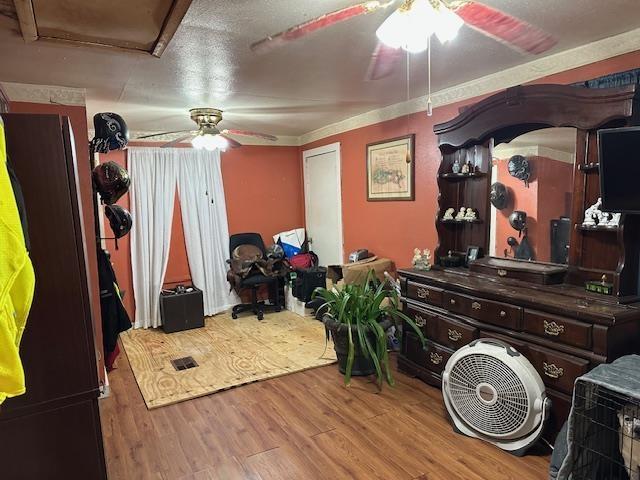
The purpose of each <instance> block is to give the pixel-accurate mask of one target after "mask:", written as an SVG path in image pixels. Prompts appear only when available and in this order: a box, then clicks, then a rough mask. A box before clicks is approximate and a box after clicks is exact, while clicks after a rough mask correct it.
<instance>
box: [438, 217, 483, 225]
mask: <svg viewBox="0 0 640 480" xmlns="http://www.w3.org/2000/svg"><path fill="white" fill-rule="evenodd" d="M440 223H448V224H454V225H456V224H457V225H462V224H465V223H467V224H471V225H473V224H479V223H484V222H483V221H482V220H480V219H479V218H476V219H473V220H455V219H454V220H445V219H444V218H441V219H440Z"/></svg>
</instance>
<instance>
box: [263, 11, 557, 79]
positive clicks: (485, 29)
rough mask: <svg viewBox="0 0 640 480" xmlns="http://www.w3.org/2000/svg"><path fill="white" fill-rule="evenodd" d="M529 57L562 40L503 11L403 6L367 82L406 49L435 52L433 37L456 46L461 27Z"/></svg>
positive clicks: (342, 16)
mask: <svg viewBox="0 0 640 480" xmlns="http://www.w3.org/2000/svg"><path fill="white" fill-rule="evenodd" d="M398 3H399V0H388V1H383V0H373V1H366V2H361V3H358V4H357V5H352V6H350V7H346V8H343V9H340V10H336V11H334V12H331V13H327V14H325V15H322V16H320V17H317V18H314V19H312V20H309V21H307V22H304V23H301V24H300V25H296V26H294V27H291V28H289V29H287V30H285V31H284V32H280V33H278V34H275V35H271V36H268V37H266V38H264V39H262V40H260V41H258V42H255V43H254V44H252V45H251V50H252V51H254V52H258V53H262V52H267V51H269V50H271V49H273V48H276V47H279V46H281V45H284V44H286V43H288V42H290V41H293V40H297V39H299V38H301V37H304V36H305V35H308V34H310V33H312V32H315V31H317V30H321V29H323V28H326V27H329V26H331V25H335V24H337V23H340V22H344V21H346V20H349V19H352V18H355V17H359V16H361V15H366V14H369V13H372V12H376V11H379V10H385V9H388V8H390V7H392V6H394V5H395V4H398ZM464 24H466V25H468V26H470V27H471V28H473V29H475V30H477V31H479V32H480V33H482V34H484V35H487V36H489V37H491V38H494V39H495V40H497V41H499V42H502V43H504V44H506V45H508V46H509V47H511V48H513V49H516V50H518V51H521V52H524V53H530V54H534V55H538V54H540V53H543V52H546V51H547V50H549V49H550V48H552V47H553V46H554V45H555V44H556V43H557V40H556V39H555V38H554V37H553V36H552V35H550V34H548V33H546V32H545V31H543V30H541V29H540V28H538V27H536V26H534V25H531V24H529V23H527V22H525V21H523V20H520V19H518V18H515V17H513V16H511V15H508V14H506V13H504V12H502V11H500V10H497V9H495V8H492V7H489V6H487V5H484V4H482V3H479V2H475V1H471V0H455V1H451V0H402V2H401V3H400V5H399V7H397V8H396V9H395V10H394V11H393V13H392V14H391V15H390V16H389V17H387V19H386V20H385V21H384V22H383V23H382V25H380V27H379V28H378V30H377V31H376V35H377V37H378V39H379V40H380V44H379V45H378V46H377V47H376V49H375V51H374V53H373V55H372V58H371V63H370V65H369V69H368V72H367V80H377V79H379V78H383V77H386V76H387V75H390V74H391V73H393V70H394V68H393V67H394V65H395V63H396V62H397V61H398V60H399V58H400V53H401V52H402V49H404V50H406V51H408V52H412V53H415V52H420V51H424V50H427V49H428V48H429V46H430V38H431V35H433V34H435V35H436V37H438V39H439V40H440V42H441V43H445V42H447V41H449V40H452V39H453V38H454V37H455V36H456V34H457V33H458V30H459V29H460V28H461V27H462V25H464Z"/></svg>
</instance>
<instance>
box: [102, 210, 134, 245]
mask: <svg viewBox="0 0 640 480" xmlns="http://www.w3.org/2000/svg"><path fill="white" fill-rule="evenodd" d="M104 211H105V214H106V215H107V218H108V219H109V226H110V227H111V230H113V234H114V235H115V237H116V238H121V237H124V236H125V235H126V234H127V233H129V230H131V225H132V224H133V222H132V220H131V214H130V213H129V210H127V209H126V208H122V207H121V206H120V205H107V206H106V207H105V209H104Z"/></svg>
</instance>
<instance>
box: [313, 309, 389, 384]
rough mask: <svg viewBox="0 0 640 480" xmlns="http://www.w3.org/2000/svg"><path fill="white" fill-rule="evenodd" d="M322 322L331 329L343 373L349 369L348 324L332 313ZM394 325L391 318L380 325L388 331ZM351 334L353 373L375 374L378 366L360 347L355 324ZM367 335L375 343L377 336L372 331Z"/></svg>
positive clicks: (356, 374) (362, 375)
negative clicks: (353, 349) (338, 319)
mask: <svg viewBox="0 0 640 480" xmlns="http://www.w3.org/2000/svg"><path fill="white" fill-rule="evenodd" d="M322 323H324V324H325V326H326V327H327V328H328V329H329V331H330V332H331V336H332V337H333V347H334V349H335V351H336V357H337V358H338V370H340V373H342V374H343V375H344V374H345V373H346V370H347V357H348V355H349V333H348V330H347V326H346V325H345V324H343V323H340V322H337V321H336V320H335V319H334V318H333V317H332V316H331V315H328V314H325V315H324V316H323V317H322ZM392 325H393V322H392V321H391V320H389V319H385V320H383V321H382V322H380V326H381V327H382V329H383V330H384V331H385V332H386V331H387V330H388V329H389V327H391V326H392ZM351 334H352V336H353V344H354V347H355V351H354V358H353V367H352V368H351V375H352V376H355V377H364V376H368V375H373V374H374V373H376V368H375V366H374V364H373V361H372V360H371V358H367V357H365V355H364V354H363V353H362V350H361V348H360V341H359V337H358V329H357V328H356V327H355V325H352V326H351ZM367 336H368V337H369V340H370V341H371V342H372V343H375V341H376V336H375V334H374V333H372V332H367Z"/></svg>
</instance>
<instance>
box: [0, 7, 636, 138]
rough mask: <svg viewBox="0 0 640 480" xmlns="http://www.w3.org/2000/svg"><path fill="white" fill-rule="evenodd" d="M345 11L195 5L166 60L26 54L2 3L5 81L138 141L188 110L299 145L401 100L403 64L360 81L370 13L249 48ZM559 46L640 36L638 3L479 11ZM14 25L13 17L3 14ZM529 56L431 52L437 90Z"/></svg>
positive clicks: (421, 89)
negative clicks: (120, 121)
mask: <svg viewBox="0 0 640 480" xmlns="http://www.w3.org/2000/svg"><path fill="white" fill-rule="evenodd" d="M354 3H355V1H353V0H352V1H347V0H323V1H312V0H304V1H303V0H295V1H294V0H271V1H258V0H226V1H225V0H218V1H207V0H194V2H193V4H192V6H191V8H190V10H189V12H188V13H187V15H186V17H185V19H184V22H183V24H182V26H181V27H180V28H179V29H178V31H177V33H176V35H175V37H174V39H173V41H172V43H171V44H170V45H169V47H168V49H167V50H166V51H165V53H164V55H163V56H162V58H160V59H158V58H155V57H151V56H150V55H145V54H138V53H127V52H120V51H115V50H107V49H101V48H91V47H86V48H85V47H69V46H66V45H62V44H55V43H46V42H35V43H32V44H25V43H24V42H23V41H22V38H21V37H20V35H19V31H18V27H17V23H16V22H15V20H13V19H11V18H9V17H3V16H2V13H3V12H5V13H6V12H7V9H6V8H5V6H6V4H8V2H7V0H0V59H1V60H0V81H8V82H21V83H33V84H44V85H62V86H68V87H84V88H86V89H87V106H88V110H89V114H93V113H94V112H96V111H104V110H111V111H117V112H118V113H120V114H122V115H123V116H124V117H125V118H126V120H127V123H128V124H129V126H130V128H131V129H132V130H135V131H163V130H178V129H182V128H191V127H192V125H193V124H192V123H191V121H190V120H189V117H188V114H187V110H188V109H189V108H191V107H198V106H215V107H219V108H222V109H223V110H225V112H226V113H225V120H224V123H223V124H222V125H223V126H224V127H227V128H229V127H236V128H237V127H241V128H245V129H252V130H259V131H264V132H266V133H273V134H276V135H295V136H298V135H301V134H303V133H306V132H309V131H311V130H314V129H317V128H320V127H323V126H325V125H328V124H331V123H334V122H337V121H340V120H343V119H345V118H348V117H352V116H354V115H357V114H360V113H363V112H366V111H370V110H373V109H377V108H380V107H383V106H386V105H390V104H393V103H397V102H401V101H403V100H406V98H407V92H406V78H405V65H400V66H399V68H398V69H397V72H396V73H395V74H394V75H392V76H391V77H388V78H385V79H383V80H379V81H376V82H364V81H363V77H364V75H365V72H366V70H367V66H368V63H369V58H370V54H371V51H372V50H373V49H374V47H375V45H376V39H375V34H374V32H375V30H376V28H377V27H378V25H380V23H382V21H383V20H384V19H385V18H386V16H387V15H388V14H389V12H388V11H387V12H377V13H374V14H371V15H368V16H365V17H361V18H357V19H354V20H352V21H350V22H348V23H345V24H341V25H336V26H334V27H331V28H330V29H328V30H325V31H321V32H316V33H314V34H311V35H309V36H308V37H307V38H305V39H302V40H300V41H297V42H294V43H292V44H289V45H286V46H284V47H283V48H280V49H278V50H275V51H273V52H270V53H268V54H265V55H256V54H253V53H252V52H250V51H249V45H250V44H251V43H252V42H254V41H256V40H259V39H260V38H262V37H264V36H266V35H268V34H271V33H275V32H278V31H280V30H282V29H284V28H287V27H289V26H291V25H293V24H296V23H299V22H302V21H305V20H307V19H309V18H312V17H314V16H317V15H320V14H322V13H326V12H328V11H331V10H335V9H338V8H342V7H344V6H347V5H350V4H354ZM485 3H487V4H489V5H491V6H494V7H497V8H500V9H502V10H504V11H505V12H508V13H511V14H513V15H516V16H518V17H520V18H522V19H524V20H527V21H529V22H531V23H534V24H536V25H538V26H540V27H542V28H544V29H545V30H547V31H548V32H550V33H552V34H554V35H556V36H557V38H558V39H559V43H558V45H557V46H556V47H555V48H554V49H553V50H552V51H550V52H547V53H546V54H545V55H547V54H552V53H556V52H559V51H562V50H566V49H570V48H573V47H576V46H579V45H583V44H587V43H590V42H593V41H596V40H600V39H603V38H606V37H609V36H612V35H616V34H619V33H623V32H626V31H630V30H633V29H635V28H638V27H640V1H639V0H607V1H602V0H563V1H553V0H528V1H522V0H486V1H485ZM8 14H9V15H10V12H9V13H8ZM533 58H534V57H530V56H524V55H521V54H519V53H516V52H514V51H512V50H510V49H509V48H507V47H505V46H503V45H501V44H499V43H497V42H495V41H493V40H491V39H489V38H486V37H483V36H482V35H481V34H479V33H477V32H475V31H473V30H471V29H469V28H467V27H464V28H463V29H462V30H461V32H460V34H459V35H458V37H457V38H456V39H455V40H454V41H453V42H452V43H450V44H448V45H446V46H440V45H438V44H437V42H436V46H435V48H434V54H433V64H434V66H433V68H434V73H433V85H434V90H439V89H442V88H445V87H449V86H453V85H456V84H460V83H462V82H464V81H468V80H472V79H474V78H478V77H481V76H484V75H487V74H490V73H493V72H497V71H500V70H503V69H505V68H509V67H512V66H516V65H519V64H522V63H525V62H528V61H531V60H532V59H533ZM425 60H426V57H425V55H424V54H418V55H413V56H412V57H411V67H412V68H411V85H412V88H411V91H410V96H411V97H418V96H422V95H424V94H425V89H426V64H425Z"/></svg>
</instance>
